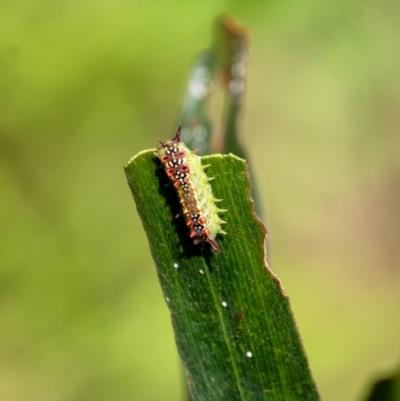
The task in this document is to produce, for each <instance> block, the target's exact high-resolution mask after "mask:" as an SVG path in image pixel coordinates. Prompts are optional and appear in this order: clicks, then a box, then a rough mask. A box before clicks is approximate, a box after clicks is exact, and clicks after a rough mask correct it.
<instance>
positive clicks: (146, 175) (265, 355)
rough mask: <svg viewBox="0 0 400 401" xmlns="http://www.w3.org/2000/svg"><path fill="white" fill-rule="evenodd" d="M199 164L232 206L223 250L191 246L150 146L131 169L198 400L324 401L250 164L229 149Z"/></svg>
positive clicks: (128, 171) (227, 206) (131, 182)
mask: <svg viewBox="0 0 400 401" xmlns="http://www.w3.org/2000/svg"><path fill="white" fill-rule="evenodd" d="M203 163H204V164H211V167H210V168H209V169H208V173H207V174H208V175H209V176H211V177H212V176H215V177H216V179H215V180H214V181H212V183H213V191H214V195H215V196H216V197H217V198H223V202H221V207H223V208H225V209H227V210H228V211H227V212H226V213H225V216H224V219H225V220H226V221H227V224H226V231H227V233H228V234H227V235H226V236H225V237H223V238H220V237H218V238H217V240H218V243H219V245H220V247H221V249H222V253H221V254H216V253H215V252H213V251H211V249H210V248H209V247H208V246H206V247H205V249H204V251H202V250H201V247H199V246H194V245H193V244H192V243H191V240H190V239H189V238H188V235H187V230H186V226H185V224H184V222H183V220H182V219H175V220H174V219H173V216H174V215H175V214H176V212H177V211H178V210H179V203H178V201H177V199H176V195H175V192H174V189H173V188H171V187H165V184H166V182H168V180H167V179H166V177H165V176H164V173H163V172H162V170H161V169H160V168H157V160H156V159H155V157H154V156H153V151H152V150H149V151H145V152H141V153H140V154H138V155H137V156H135V157H134V158H133V159H132V160H131V161H130V162H129V163H128V164H127V166H126V167H125V170H126V175H127V179H128V183H129V186H130V188H131V191H132V194H133V197H134V199H135V201H136V205H137V209H138V213H139V215H140V217H141V219H142V222H143V226H144V229H145V231H146V233H147V236H148V239H149V243H150V249H151V252H152V255H153V258H154V261H155V263H156V267H157V272H158V277H159V280H160V283H161V287H162V290H163V293H164V297H165V299H166V302H167V305H168V307H169V309H170V312H171V318H172V323H173V326H174V331H175V339H176V343H177V346H178V350H179V353H180V356H181V359H182V362H183V365H184V368H185V370H186V374H187V377H188V382H189V386H190V387H191V391H192V395H193V398H194V399H195V400H196V401H200V400H204V401H205V400H207V401H212V400H218V401H220V400H230V401H234V400H262V399H265V400H286V401H290V400H310V401H311V400H318V399H319V397H318V394H317V390H316V388H315V385H314V382H313V380H312V378H311V374H310V372H309V368H308V364H307V360H306V357H305V355H304V352H303V349H302V345H301V342H300V339H299V336H298V333H297V329H296V326H295V323H294V319H293V316H292V313H291V311H290V306H289V301H288V298H287V296H286V295H284V293H283V290H282V288H281V285H280V282H279V280H278V279H277V278H276V276H275V275H274V274H273V273H272V272H271V271H270V270H269V269H268V268H267V266H266V262H265V258H266V254H265V253H266V249H265V236H266V230H265V228H264V226H263V225H262V223H261V222H260V220H258V218H257V217H256V216H255V214H254V205H253V202H252V201H251V198H250V189H251V188H250V183H249V176H248V170H247V167H246V164H245V162H244V161H243V160H242V159H239V158H237V157H236V156H233V155H229V156H221V155H214V156H206V157H203ZM224 228H225V227H224Z"/></svg>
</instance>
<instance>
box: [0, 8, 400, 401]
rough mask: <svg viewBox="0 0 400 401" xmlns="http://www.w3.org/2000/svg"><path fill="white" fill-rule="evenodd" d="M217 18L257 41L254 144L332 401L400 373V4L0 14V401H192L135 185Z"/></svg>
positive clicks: (290, 283) (272, 242)
mask: <svg viewBox="0 0 400 401" xmlns="http://www.w3.org/2000/svg"><path fill="white" fill-rule="evenodd" d="M222 12H228V13H230V14H232V15H234V16H235V17H237V18H238V19H239V20H241V21H242V22H243V23H244V24H246V25H247V26H248V27H249V28H250V29H251V31H252V43H251V48H250V59H249V70H248V74H249V75H248V86H247V99H246V110H245V116H244V119H243V121H242V142H243V143H244V144H245V146H246V148H247V152H248V154H249V157H250V159H251V161H252V165H253V167H254V172H255V176H256V180H257V183H258V186H259V188H260V191H261V194H262V198H263V205H262V208H263V209H264V212H265V220H266V222H267V226H268V229H269V232H270V237H269V252H270V256H269V261H270V264H271V265H272V268H273V269H274V270H275V272H276V273H277V274H278V275H279V276H280V277H281V279H282V281H283V284H284V286H285V289H286V291H287V292H288V294H289V296H290V299H291V304H292V307H293V310H294V313H295V317H296V320H297V323H298V326H299V330H300V334H301V336H302V338H303V341H304V346H305V349H306V351H307V354H308V357H309V361H310V365H311V369H312V372H313V375H314V377H315V380H316V382H317V385H318V387H319V389H320V392H321V395H322V397H323V399H324V400H326V401H337V400H350V401H352V400H355V401H356V400H359V399H361V398H362V396H363V394H365V392H366V391H367V386H368V382H369V381H370V380H371V379H373V378H374V377H376V376H377V375H379V374H381V373H384V372H386V371H388V370H390V369H391V368H392V367H394V366H395V365H396V364H397V363H398V362H399V361H400V342H399V339H400V318H399V316H400V256H399V255H400V253H399V248H400V246H399V245H400V214H399V205H400V201H399V197H400V139H399V131H400V46H399V38H400V3H398V2H396V1H391V0H383V1H382V0H381V1H378V0H366V1H357V0H351V1H337V0H335V1H333V0H328V1H324V2H321V1H317V0H304V1H302V2H296V1H293V0H287V1H284V2H276V1H275V2H273V1H265V2H263V1H255V0H253V1H248V2H239V1H215V0H213V1H209V0H204V1H202V2H198V1H183V0H170V1H165V2H161V1H153V2H145V1H139V0H131V1H124V0H116V1H112V2H111V1H109V0H108V1H102V0H100V1H96V2H95V1H92V0H84V1H77V0H69V1H64V0H61V1H51V0H36V1H29V0H16V1H2V2H0V228H1V230H0V399H1V400H4V401H6V400H7V401H22V400H27V399H29V400H30V401H35V400H40V401H47V400H48V401H50V400H51V401H67V400H68V401H69V400H72V401H80V400H82V401H83V400H85V401H87V400H96V401H102V400H104V401H106V400H114V401H117V400H141V401H152V400H165V401H169V400H171V401H172V400H174V401H175V400H183V397H184V393H185V392H184V389H183V388H184V387H183V385H182V383H183V377H182V373H181V370H180V362H179V359H178V356H177V353H176V351H175V344H174V340H173V333H172V329H171V326H170V321H169V315H168V310H167V307H166V305H165V303H164V300H163V298H162V294H161V290H160V288H159V286H158V281H157V277H156V274H155V269H154V266H153V263H152V259H151V257H150V253H149V249H148V245H147V241H146V237H145V233H144V231H143V229H142V226H141V223H140V220H139V218H138V216H137V213H136V209H135V205H134V202H133V200H132V198H131V195H130V192H129V189H128V186H127V184H126V180H125V176H124V172H123V169H122V166H123V165H124V164H125V163H126V162H127V161H128V159H129V158H130V157H131V156H132V155H134V154H135V153H136V152H138V151H140V150H143V149H146V148H149V147H154V146H155V145H156V140H157V138H163V139H166V138H167V137H168V136H169V135H170V134H171V132H172V131H173V129H174V128H175V127H174V124H176V119H177V115H178V112H179V109H180V107H181V99H182V95H183V94H184V92H185V86H186V78H187V75H188V73H189V68H190V65H191V62H192V61H193V59H194V57H195V55H196V54H197V53H198V51H200V50H202V49H204V48H206V47H207V46H209V44H210V42H211V37H212V24H213V22H214V20H215V18H216V17H217V16H218V15H219V14H220V13H222ZM227 231H229V229H228V227H227Z"/></svg>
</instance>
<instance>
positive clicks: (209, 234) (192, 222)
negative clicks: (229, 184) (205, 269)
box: [155, 127, 226, 252]
mask: <svg viewBox="0 0 400 401" xmlns="http://www.w3.org/2000/svg"><path fill="white" fill-rule="evenodd" d="M159 142H160V144H161V146H160V147H159V148H158V150H157V152H155V155H156V156H157V157H158V158H159V159H160V161H161V164H162V166H163V168H164V170H165V172H166V174H167V176H168V178H169V179H170V180H171V181H172V183H173V185H174V187H175V189H176V192H177V194H178V197H179V202H180V203H181V207H182V214H183V216H184V218H185V222H186V225H187V226H188V227H189V236H190V238H192V239H193V243H194V244H200V243H201V244H204V243H206V242H208V243H209V244H210V245H211V246H212V247H213V248H214V249H215V250H216V251H217V252H221V248H220V247H219V245H218V243H217V241H216V240H215V237H216V236H217V234H226V232H225V231H224V230H222V228H221V224H224V223H225V221H223V220H222V219H221V218H220V217H219V216H218V213H221V212H226V210H224V209H219V208H218V207H217V206H216V205H215V202H218V201H220V200H221V199H215V198H214V196H213V193H212V189H211V185H210V184H209V183H208V181H211V180H213V179H214V178H209V177H207V175H206V173H205V172H204V169H205V168H206V167H208V166H203V165H202V164H201V161H200V157H198V156H196V154H195V153H196V151H191V150H190V149H189V148H188V147H187V146H186V145H185V144H184V143H183V142H182V141H181V127H179V129H178V132H177V133H176V135H175V136H174V138H173V139H172V140H170V141H166V142H163V141H160V140H159Z"/></svg>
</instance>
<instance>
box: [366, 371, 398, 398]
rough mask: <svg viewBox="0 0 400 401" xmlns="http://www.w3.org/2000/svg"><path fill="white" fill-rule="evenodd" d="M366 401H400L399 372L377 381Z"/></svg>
mask: <svg viewBox="0 0 400 401" xmlns="http://www.w3.org/2000/svg"><path fill="white" fill-rule="evenodd" d="M366 401H400V370H399V369H397V371H396V372H395V373H394V374H392V375H390V376H388V377H386V378H383V379H380V380H377V381H376V382H375V384H374V386H373V388H372V390H371V393H370V394H369V396H368V397H367V398H366Z"/></svg>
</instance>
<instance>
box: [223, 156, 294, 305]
mask: <svg viewBox="0 0 400 401" xmlns="http://www.w3.org/2000/svg"><path fill="white" fill-rule="evenodd" d="M229 155H230V156H234V157H237V156H235V155H234V154H232V153H229ZM240 160H242V161H243V163H244V164H245V166H246V176H247V179H248V181H249V184H250V188H249V191H248V197H249V199H250V202H251V209H252V214H253V216H254V218H255V220H257V221H258V224H259V225H260V226H261V228H262V231H263V233H264V240H263V242H264V244H263V249H264V260H263V263H264V266H265V268H266V269H267V271H268V272H269V273H270V274H271V276H272V278H273V279H274V280H275V281H276V282H277V283H278V284H279V288H280V289H281V293H282V295H283V296H284V297H286V298H289V297H288V294H287V293H286V291H285V288H284V287H283V284H282V281H281V279H280V278H279V277H278V275H277V274H276V273H275V272H274V271H273V270H272V269H271V267H270V266H269V264H268V262H267V253H268V250H267V237H268V230H267V227H265V225H264V223H263V222H262V220H261V219H260V218H259V217H258V215H257V213H256V205H255V202H254V200H253V198H252V196H251V191H252V189H253V181H252V179H251V175H250V168H249V165H248V164H247V163H246V160H243V159H240Z"/></svg>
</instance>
